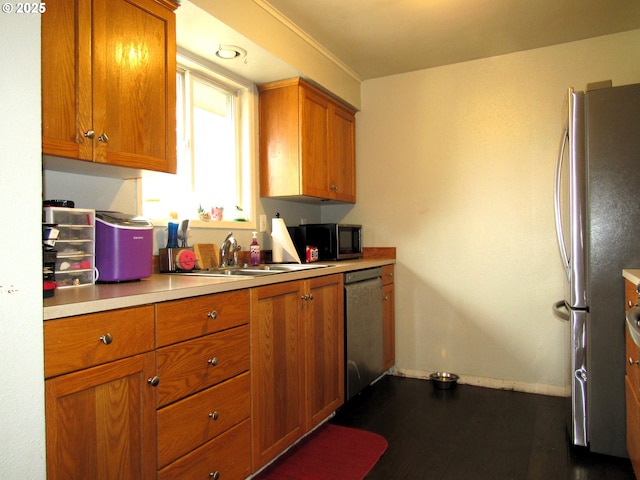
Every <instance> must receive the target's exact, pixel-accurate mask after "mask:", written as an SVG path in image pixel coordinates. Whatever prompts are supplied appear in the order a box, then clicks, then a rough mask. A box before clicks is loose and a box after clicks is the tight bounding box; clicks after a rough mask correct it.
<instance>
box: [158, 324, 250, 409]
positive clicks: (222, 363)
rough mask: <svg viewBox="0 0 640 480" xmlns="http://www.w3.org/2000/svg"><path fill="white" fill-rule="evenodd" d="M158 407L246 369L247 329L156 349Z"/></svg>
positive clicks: (241, 327)
mask: <svg viewBox="0 0 640 480" xmlns="http://www.w3.org/2000/svg"><path fill="white" fill-rule="evenodd" d="M156 355H157V357H156V359H157V366H158V376H159V377H160V384H159V385H158V406H163V405H167V404H169V403H171V402H173V401H175V400H179V399H180V398H183V397H186V396H187V395H191V394H192V393H195V392H198V391H200V390H204V389H205V388H207V387H210V386H211V385H214V384H216V383H220V382H222V381H224V380H226V379H228V378H231V377H234V376H236V375H238V374H239V373H242V372H246V371H247V370H249V326H248V325H243V326H240V327H236V328H232V329H230V330H225V331H223V332H219V333H215V334H212V335H207V336H205V337H199V338H195V339H193V340H189V341H186V342H182V343H178V344H175V345H170V346H168V347H163V348H160V349H158V350H157V354H156Z"/></svg>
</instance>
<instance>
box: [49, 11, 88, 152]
mask: <svg viewBox="0 0 640 480" xmlns="http://www.w3.org/2000/svg"><path fill="white" fill-rule="evenodd" d="M41 28H42V152H43V153H44V154H48V155H56V156H61V157H69V158H76V159H80V160H92V158H93V140H91V139H90V138H88V137H85V136H84V133H85V132H88V131H89V130H91V129H92V126H91V125H92V118H91V97H92V93H91V3H90V2H89V1H86V0H57V1H56V2H51V3H48V4H47V11H46V12H45V13H44V14H43V15H42V27H41Z"/></svg>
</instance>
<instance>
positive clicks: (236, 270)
mask: <svg viewBox="0 0 640 480" xmlns="http://www.w3.org/2000/svg"><path fill="white" fill-rule="evenodd" d="M328 266H329V265H317V264H308V263H274V264H266V265H258V266H255V267H252V266H238V267H218V268H210V269H207V270H195V271H192V272H180V273H178V275H198V276H204V277H262V276H265V275H276V274H278V273H288V272H299V271H306V270H313V269H316V268H323V267H328Z"/></svg>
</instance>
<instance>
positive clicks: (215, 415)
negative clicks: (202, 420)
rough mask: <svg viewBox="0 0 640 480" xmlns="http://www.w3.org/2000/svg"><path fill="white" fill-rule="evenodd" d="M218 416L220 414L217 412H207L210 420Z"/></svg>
mask: <svg viewBox="0 0 640 480" xmlns="http://www.w3.org/2000/svg"><path fill="white" fill-rule="evenodd" d="M219 416H220V415H219V414H218V412H211V413H209V418H210V419H211V420H217V419H218V417H219Z"/></svg>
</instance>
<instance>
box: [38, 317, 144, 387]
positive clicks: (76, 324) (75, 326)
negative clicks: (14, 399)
mask: <svg viewBox="0 0 640 480" xmlns="http://www.w3.org/2000/svg"><path fill="white" fill-rule="evenodd" d="M153 348H154V321H153V306H152V305H147V306H144V307H136V308H125V309H122V310H112V311H109V312H102V313H92V314H89V315H81V316H77V317H69V318H62V319H59V320H47V321H45V322H44V374H45V377H47V378H48V377H53V376H55V375H60V374H62V373H67V372H72V371H74V370H80V369H83V368H86V367H92V366H94V365H99V364H102V363H106V362H110V361H112V360H117V359H120V358H125V357H129V356H131V355H135V354H137V353H142V352H146V351H150V350H153Z"/></svg>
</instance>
